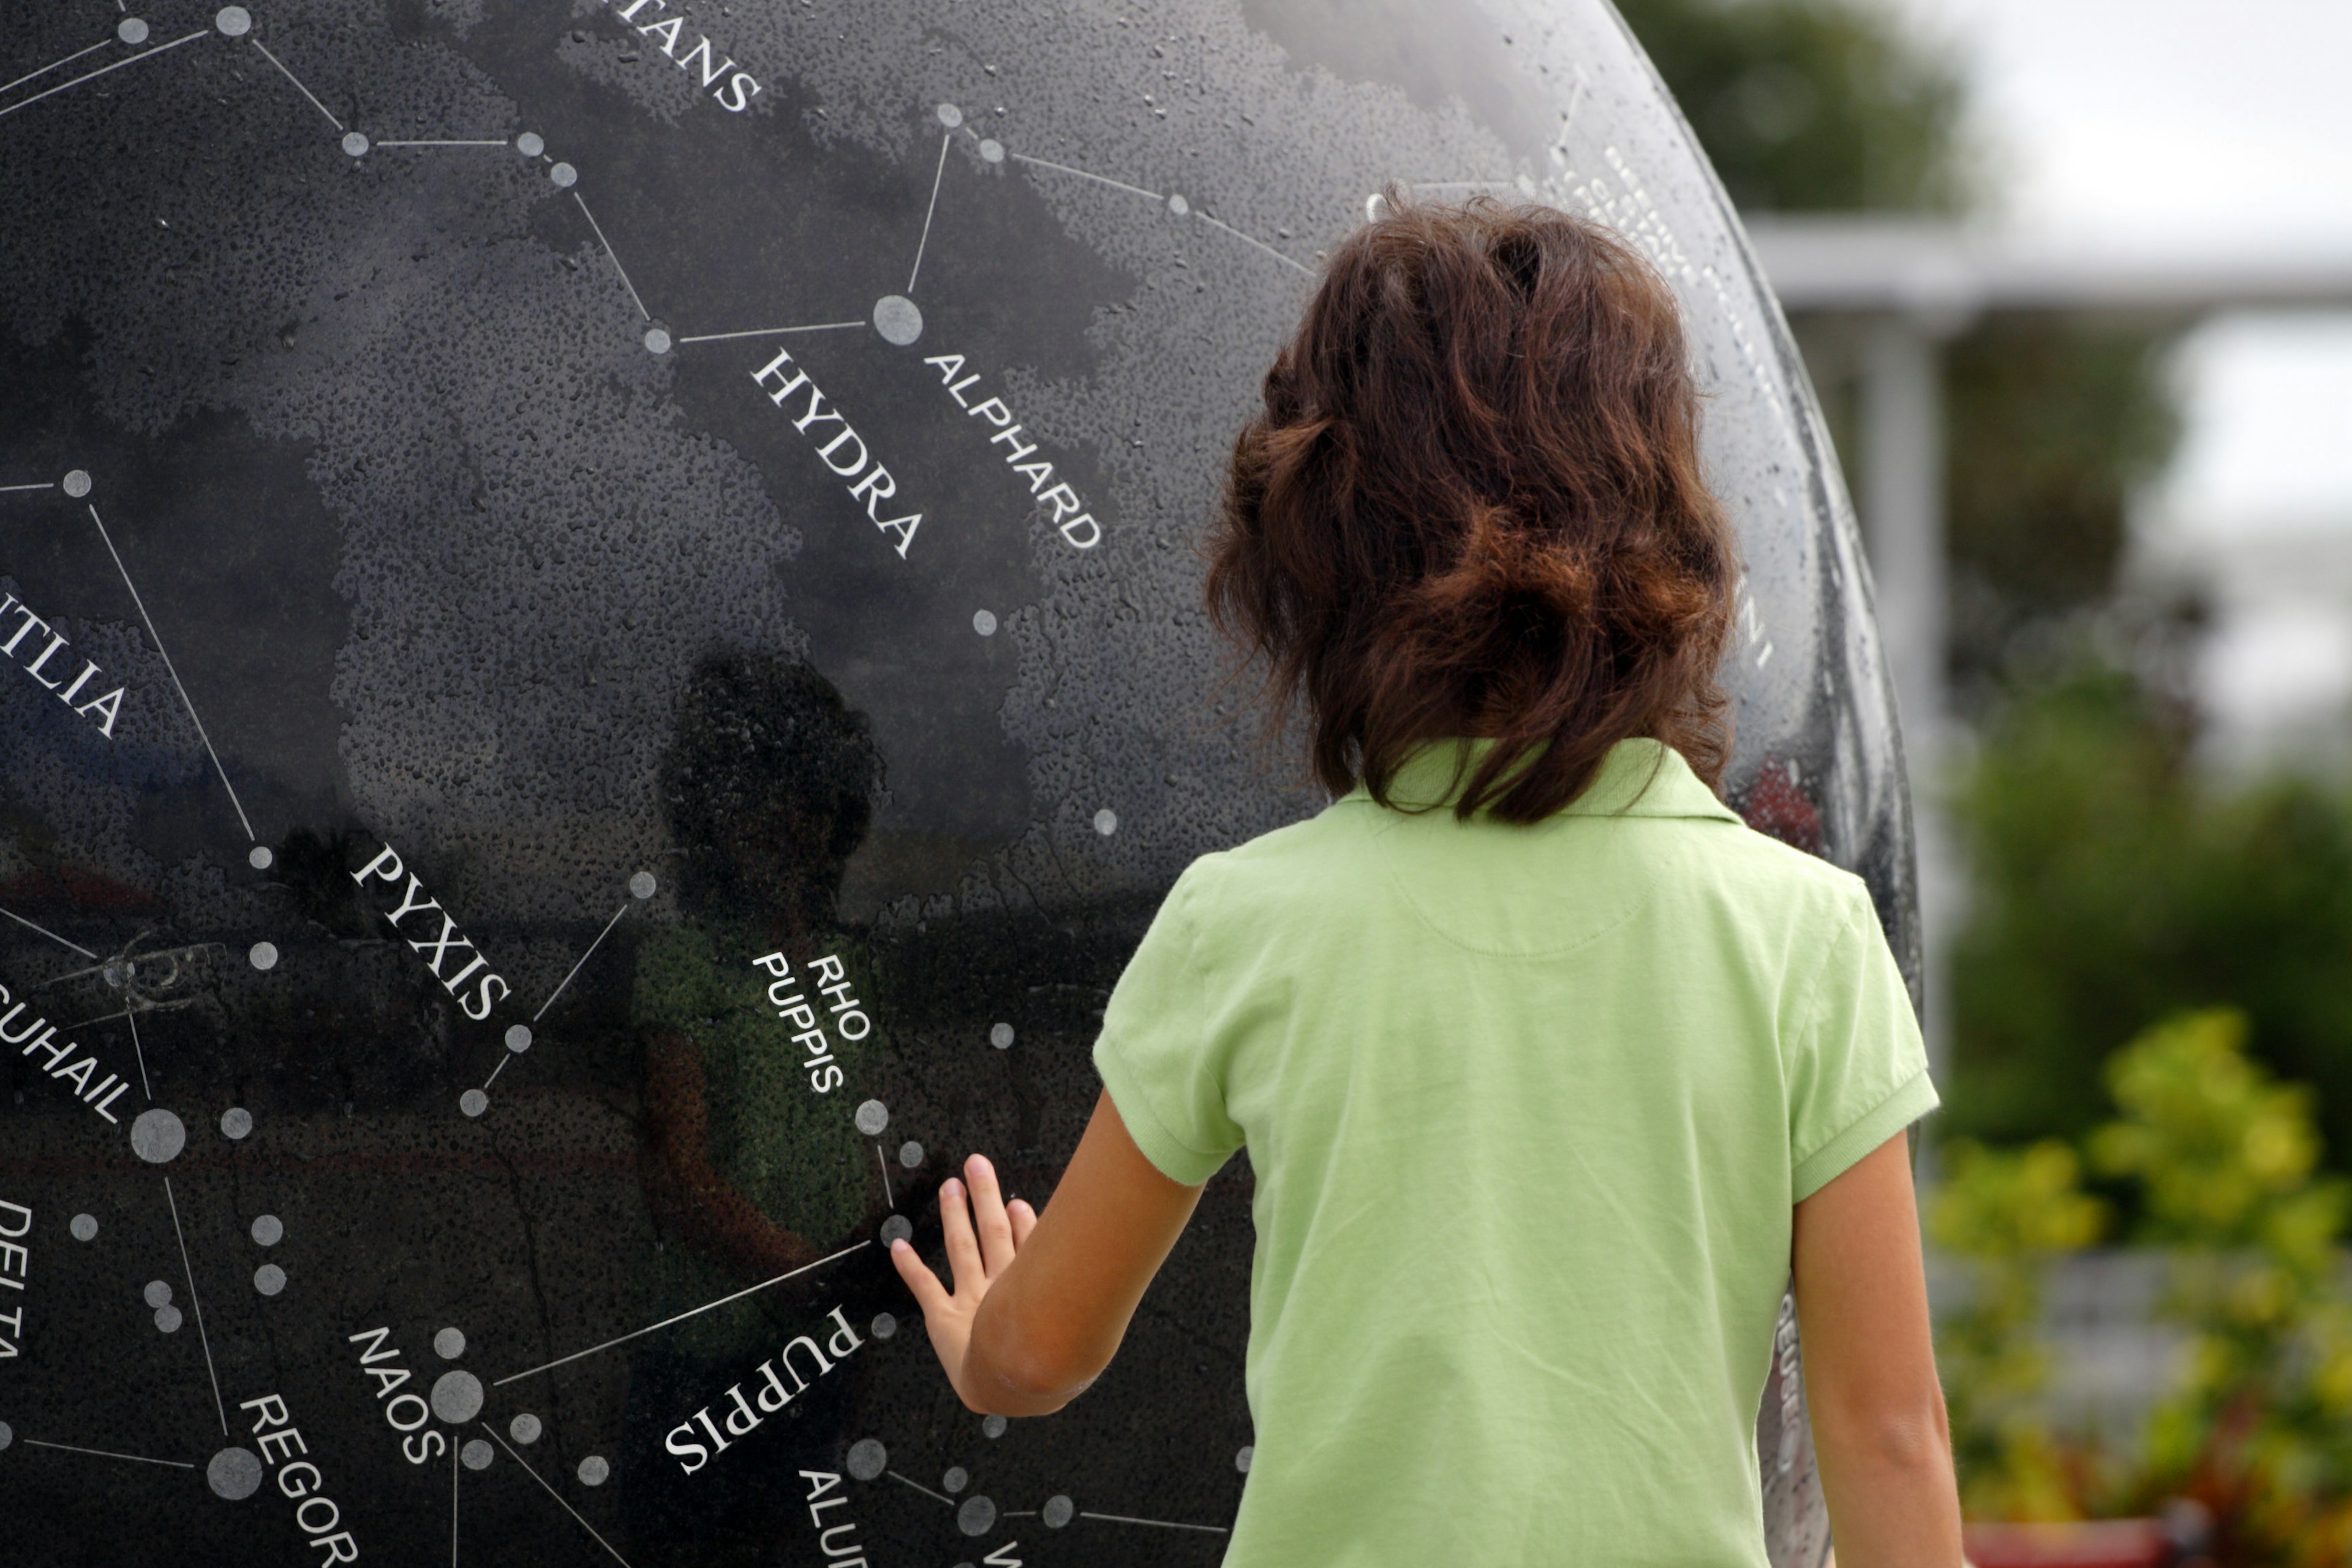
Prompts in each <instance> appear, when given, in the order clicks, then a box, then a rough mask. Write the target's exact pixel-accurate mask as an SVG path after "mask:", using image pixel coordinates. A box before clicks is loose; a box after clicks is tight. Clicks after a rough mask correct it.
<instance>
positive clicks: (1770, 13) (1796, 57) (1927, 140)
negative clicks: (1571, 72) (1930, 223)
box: [1617, 0, 1970, 212]
mask: <svg viewBox="0 0 2352 1568" xmlns="http://www.w3.org/2000/svg"><path fill="white" fill-rule="evenodd" d="M1617 9H1618V12H1619V14H1620V15H1622V16H1623V17H1624V18H1625V23H1626V25H1627V26H1630V27H1631V28H1633V36H1634V37H1637V38H1639V39H1641V40H1642V47H1643V48H1644V49H1646V50H1648V51H1649V55H1650V59H1651V61H1652V63H1653V64H1654V65H1655V66H1656V67H1657V68H1658V74H1659V75H1660V76H1661V77H1663V78H1664V79H1665V82H1666V86H1667V88H1668V89H1671V90H1672V91H1673V93H1674V95H1675V101H1676V102H1677V103H1679V104H1681V105H1682V110H1683V113H1684V115H1685V117H1687V118H1688V119H1689V121H1690V122H1691V128H1692V129H1693V130H1695V131H1696V132H1698V138H1699V141H1700V142H1701V143H1702V144H1704V145H1705V146H1706V153H1707V156H1708V157H1709V158H1710V159H1711V160H1713V161H1714V163H1715V171H1716V173H1717V174H1719V175H1721V176H1722V179H1723V183H1724V185H1725V186H1726V188H1727V189H1728V190H1729V191H1730V192H1731V199H1732V200H1733V201H1735V202H1737V203H1738V205H1740V207H1741V208H1743V209H1745V210H1748V211H1775V212H1853V211H1861V210H1864V209H1872V208H1893V209H1900V210H1904V211H1913V212H1920V211H1927V212H1957V211H1958V210H1960V209H1961V208H1962V207H1964V206H1966V205H1968V201H1969V195H1970V184H1969V173H1968V165H1967V160H1966V157H1965V153H1964V152H1963V143H1962V142H1961V138H1960V135H1959V123H1960V113H1961V109H1962V103H1963V95H1962V92H1961V88H1960V80H1959V78H1958V75H1957V74H1956V73H1955V72H1954V71H1953V70H1952V69H1951V68H1950V67H1949V66H1948V65H1947V64H1946V63H1945V62H1943V61H1942V60H1940V59H1938V58H1937V57H1936V56H1935V55H1934V54H1933V53H1932V52H1931V51H1929V50H1927V49H1925V48H1922V47H1918V46H1917V45H1916V44H1915V43H1913V42H1912V40H1911V39H1909V38H1908V37H1906V36H1905V35H1904V33H1903V32H1902V30H1901V29H1900V28H1899V27H1897V26H1895V24H1894V23H1893V22H1892V21H1891V20H1890V19H1889V18H1888V16H1887V15H1886V13H1885V11H1884V10H1882V9H1879V8H1876V7H1870V6H1864V5H1856V4H1852V3H1849V0H1619V5H1618V7H1617Z"/></svg>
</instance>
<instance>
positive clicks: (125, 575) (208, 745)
mask: <svg viewBox="0 0 2352 1568" xmlns="http://www.w3.org/2000/svg"><path fill="white" fill-rule="evenodd" d="M89 520H90V521H92V522H94V523H96V524H98V536H99V538H100V539H102V540H104V541H106V552H107V553H108V554H109V555H111V556H113V557H114V569H115V570H116V571H117V572H120V573H121V574H122V585H123V586H124V587H126V588H128V589H130V590H131V603H132V604H134V605H138V606H139V618H140V619H141V620H142V621H144V622H146V623H147V635H148V636H149V637H152V638H153V639H154V641H155V651H156V652H157V653H159V654H162V655H163V668H164V669H165V670H166V671H168V672H169V673H170V675H171V677H172V684H173V687H175V688H177V689H178V690H179V693H180V701H181V703H182V704H183V705H184V706H185V707H186V709H187V710H188V719H189V721H190V722H192V723H194V725H195V727H196V739H198V740H200V741H202V742H204V743H205V755H206V756H208V757H210V758H211V759H212V760H213V772H215V773H218V774H220V782H221V788H223V789H225V790H226V791H228V803H229V805H233V806H235V807H236V820H237V821H238V823H240V824H241V825H242V826H244V828H245V837H247V839H248V840H249V841H251V842H253V843H256V844H258V843H260V842H261V840H260V839H259V837H257V836H256V835H255V833H254V831H253V824H252V823H251V822H250V821H248V820H247V817H246V815H245V803H244V802H243V801H241V800H239V799H237V798H236V785H235V784H231V783H229V782H228V770H227V769H226V768H225V767H223V766H221V760H220V753H219V752H215V751H214V750H213V738H212V737H211V736H210V735H207V734H205V721H203V720H202V719H199V718H197V717H196V705H195V703H194V701H192V700H190V699H189V697H188V689H187V686H186V685H185V684H184V682H183V681H182V680H181V679H180V671H179V668H178V667H177V666H175V665H174V664H173V662H172V656H171V655H170V654H169V653H166V652H164V649H163V634H162V633H160V632H158V631H157V630H156V629H155V617H154V616H151V615H149V614H148V613H147V601H146V600H144V599H142V598H141V597H140V596H139V584H136V583H133V582H132V581H131V568H129V567H128V566H125V565H124V564H123V563H122V552H121V551H119V550H117V549H115V548H114V536H113V535H112V534H110V533H109V532H107V531H106V520H105V519H103V518H101V517H100V516H99V515H98V508H97V507H95V506H92V507H91V508H90V509H89Z"/></svg>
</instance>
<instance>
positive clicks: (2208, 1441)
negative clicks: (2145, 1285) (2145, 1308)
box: [2090, 1009, 2352, 1564]
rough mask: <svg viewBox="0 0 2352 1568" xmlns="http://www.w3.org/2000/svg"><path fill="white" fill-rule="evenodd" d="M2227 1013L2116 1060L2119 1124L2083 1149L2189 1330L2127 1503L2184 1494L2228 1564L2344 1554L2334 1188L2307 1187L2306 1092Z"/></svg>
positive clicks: (2351, 1446)
mask: <svg viewBox="0 0 2352 1568" xmlns="http://www.w3.org/2000/svg"><path fill="white" fill-rule="evenodd" d="M2246 1035H2247V1023H2246V1018H2245V1016H2244V1015H2242V1014H2241V1013H2237V1012H2234V1011H2231V1010H2228V1009H2214V1010H2210V1011H2207V1012H2201V1013H2192V1014H2188V1015H2184V1016H2180V1017H2178V1018H2175V1019H2172V1020H2170V1021H2168V1022H2167V1023H2164V1024H2161V1025H2158V1026H2157V1027H2155V1028H2153V1029H2150V1030H2148V1031H2147V1033H2146V1034H2145V1035H2143V1036H2141V1037H2139V1038H2138V1039H2137V1040H2136V1041H2134V1042H2133V1043H2132V1044H2131V1045H2130V1046H2129V1047H2126V1048H2125V1049H2124V1050H2122V1051H2120V1052H2118V1053H2116V1057H2115V1058H2114V1059H2113V1060H2112V1061H2111V1062H2110V1063H2109V1064H2108V1066H2107V1071H2106V1079H2107V1084H2108V1088H2109V1089H2110V1091H2111V1092H2112V1093H2113V1094H2114V1096H2115V1099H2116V1104H2117V1105H2118V1106H2119V1107H2120V1108H2121V1109H2122V1110H2123V1116H2122V1118H2121V1119H2120V1120H2119V1121H2113V1122H2110V1123H2108V1124H2107V1125H2106V1126H2104V1127H2102V1128H2100V1129H2099V1130H2098V1131H2097V1132H2095V1134H2094V1135H2093V1136H2092V1139H2091V1143H2090V1147H2091V1156H2092V1160H2093V1162H2094V1163H2095V1166H2096V1167H2097V1168H2098V1169H2100V1170H2101V1171H2103V1172H2105V1173H2108V1174H2111V1175H2116V1176H2122V1177H2126V1178H2128V1179H2129V1180H2131V1181H2133V1182H2134V1183H2135V1184H2137V1187H2138V1190H2139V1193H2140V1196H2141V1215H2140V1221H2139V1224H2138V1226H2137V1233H2136V1238H2137V1239H2138V1240H2140V1241H2143V1242H2147V1243H2151V1244H2155V1245H2160V1246H2163V1247H2168V1248H2169V1249H2170V1250H2171V1251H2172V1254H2173V1258H2174V1268H2173V1283H2172V1288H2171V1290H2170V1292H2169V1294H2168V1299H2167V1300H2166V1302H2165V1304H2164V1307H2163V1313H2164V1315H2165V1316H2166V1317H2167V1318H2168V1319H2170V1320H2171V1321H2175V1322H2178V1323H2179V1324H2180V1325H2181V1326H2182V1327H2183V1328H2185V1329H2186V1330H2188V1331H2189V1342H2188V1346H2187V1349H2186V1352H2185V1353H2184V1356H2183V1361H2182V1364H2183V1375H2182V1379H2181V1382H2180V1384H2179V1386H2178V1387H2177V1388H2175V1389H2174V1390H2172V1391H2171V1392H2169V1393H2168V1394H2167V1395H2166V1396H2165V1397H2164V1398H2163V1399H2161V1400H2160V1401H2159V1402H2158V1405H2157V1407H2156V1409H2155V1411H2154V1413H2153V1414H2152V1415H2150V1417H2149V1420H2148V1426H2147V1434H2146V1436H2145V1439H2144V1443H2143V1447H2142V1451H2141V1453H2140V1455H2139V1456H2138V1465H2137V1475H2136V1476H2135V1477H2134V1478H2133V1479H2132V1482H2131V1484H2130V1487H2129V1491H2130V1492H2131V1493H2132V1494H2134V1495H2133V1496H2131V1497H2129V1498H2127V1499H2126V1501H2127V1502H2138V1503H2140V1504H2141V1505H2143V1506H2145V1505H2147V1503H2149V1502H2151V1501H2154V1500H2161V1499H2165V1498H2170V1497H2182V1496H2185V1497H2189V1498H2192V1499H2194V1500H2196V1501H2198V1502H2200V1503H2201V1504H2203V1505H2204V1506H2205V1507H2206V1508H2207V1509H2208V1510H2210V1511H2211V1513H2212V1516H2213V1520H2214V1526H2215V1539H2214V1542H2213V1552H2214V1556H2215V1559H2216V1561H2217V1562H2219V1563H2224V1564H2228V1563H2341V1562H2343V1561H2345V1558H2346V1553H2347V1550H2352V1295H2347V1290H2346V1284H2345V1279H2344V1260H2343V1257H2342V1254H2341V1252H2340V1251H2339V1247H2338V1243H2339V1242H2340V1240H2341V1238H2342V1236H2343V1232H2344V1226H2345V1222H2346V1219H2347V1213H2352V1187H2347V1184H2345V1183H2344V1182H2343V1181H2341V1180H2339V1179H2337V1178H2334V1177H2325V1176H2321V1175H2319V1174H2318V1173H2317V1167H2318V1163H2319V1152H2320V1141H2319V1134H2318V1131H2317V1129H2316V1128H2315V1126H2314V1125H2313V1121H2312V1095H2311V1091H2310V1090H2309V1089H2307V1088H2305V1087H2304V1086H2303V1085H2300V1084H2282V1083H2279V1082H2277V1081H2276V1080H2274V1079H2273V1078H2272V1077H2271V1075H2270V1074H2269V1073H2268V1072H2267V1071H2265V1070H2264V1069H2263V1068H2262V1067H2261V1066H2260V1065H2259V1064H2257V1063H2255V1062H2252V1061H2251V1060H2249V1059H2248V1058H2247V1057H2246V1055H2245V1045H2246Z"/></svg>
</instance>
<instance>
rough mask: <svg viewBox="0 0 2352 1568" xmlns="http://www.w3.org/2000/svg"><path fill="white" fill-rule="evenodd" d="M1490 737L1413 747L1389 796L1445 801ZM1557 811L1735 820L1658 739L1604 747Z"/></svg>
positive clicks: (1358, 793)
mask: <svg viewBox="0 0 2352 1568" xmlns="http://www.w3.org/2000/svg"><path fill="white" fill-rule="evenodd" d="M1493 744H1494V742H1492V741H1486V740H1465V741H1433V742H1429V743H1428V744H1426V745H1423V746H1422V747H1421V748H1419V749H1418V750H1416V751H1415V752H1413V753H1412V755H1411V756H1409V757H1407V758H1406V759H1405V760H1404V763H1403V764H1402V766H1400V767H1399V768H1398V769H1397V771H1396V775H1395V777H1394V778H1393V779H1391V782H1390V785H1389V798H1390V799H1391V801H1393V802H1394V803H1395V804H1396V805H1399V806H1401V807H1403V808H1406V809H1413V808H1419V807H1434V806H1441V805H1446V804H1447V803H1449V802H1451V801H1452V800H1453V799H1454V796H1455V795H1458V794H1459V793H1460V791H1461V786H1462V784H1463V783H1464V782H1465V781H1466V780H1467V779H1468V778H1469V776H1470V773H1471V772H1472V771H1473V770H1474V769H1475V767H1476V766H1477V764H1478V760H1479V759H1480V758H1481V757H1483V756H1484V755H1485V754H1486V752H1487V750H1488V749H1489V748H1490V747H1492V746H1493ZM1342 798H1343V799H1344V800H1351V801H1353V800H1360V801H1367V802H1369V801H1370V799H1371V795H1370V793H1369V792H1368V791H1366V789H1365V788H1364V786H1363V785H1362V784H1358V785H1357V786H1356V787H1355V788H1354V789H1352V790H1350V791H1349V792H1348V794H1347V795H1345V796H1343V797H1342ZM1559 815H1560V816H1698V817H1707V816H1712V817H1719V818H1721V819H1722V820H1724V821H1726V822H1738V820H1739V816H1738V813H1736V812H1734V811H1733V810H1732V809H1731V808H1730V807H1729V806H1727V805H1724V804H1723V802H1721V801H1720V800H1717V798H1716V795H1715V792H1714V791H1713V790H1711V789H1709V788H1707V786H1706V783H1705V782H1704V781H1703V780H1701V779H1700V777H1699V776H1698V775H1697V774H1696V773H1693V772H1691V766H1690V763H1686V762H1685V761H1684V760H1683V755H1682V753H1681V752H1677V751H1675V749H1674V748H1673V747H1672V746H1669V745H1667V744H1665V743H1664V742H1662V741H1653V740H1648V739H1641V738H1637V739H1633V740H1629V741H1620V742H1617V743H1616V744H1615V745H1613V746H1612V747H1610V748H1609V751H1608V753H1607V754H1606V755H1605V756H1603V757H1602V758H1601V765H1600V766H1599V767H1598V768H1596V769H1595V770H1594V771H1593V774H1592V779H1591V783H1590V784H1586V785H1585V788H1584V793H1583V794H1581V795H1578V796H1577V797H1576V798H1575V799H1574V800H1572V801H1570V802H1569V804H1568V805H1566V806H1564V807H1562V808H1561V810H1560V812H1559Z"/></svg>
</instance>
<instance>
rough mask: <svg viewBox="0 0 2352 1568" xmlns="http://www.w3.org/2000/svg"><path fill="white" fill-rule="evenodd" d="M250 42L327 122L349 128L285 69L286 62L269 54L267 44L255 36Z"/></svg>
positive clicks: (298, 78) (340, 128) (335, 126)
mask: <svg viewBox="0 0 2352 1568" xmlns="http://www.w3.org/2000/svg"><path fill="white" fill-rule="evenodd" d="M252 42H253V47H255V48H257V49H259V50H260V51H261V58H263V59H265V60H268V62H269V63H270V64H271V65H274V66H276V67H277V68H278V70H279V71H280V72H282V73H283V74H284V76H285V78H286V79H287V80H288V81H290V82H292V83H293V84H294V90H295V91H297V92H299V93H300V94H301V95H302V96H303V97H305V98H307V99H309V100H310V107H311V108H313V109H315V110H318V111H319V112H320V113H321V114H323V115H325V116H326V117H327V123H328V124H330V125H331V126H333V127H334V128H335V129H336V130H338V131H345V130H348V129H350V127H348V126H346V125H345V124H344V123H343V122H342V121H340V120H338V119H336V118H335V111H334V110H331V109H329V108H328V107H327V106H326V105H325V104H323V103H320V101H319V95H318V94H317V93H315V92H312V91H311V90H310V89H309V88H307V87H304V86H303V85H302V79H301V78H300V77H299V76H296V75H295V74H294V73H293V72H292V71H290V70H287V69H286V62H285V61H284V60H281V59H279V58H278V57H277V56H276V55H273V54H271V53H270V52H269V46H268V45H267V44H265V43H263V42H262V41H261V40H260V39H259V38H256V39H254V40H253V41H252Z"/></svg>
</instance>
